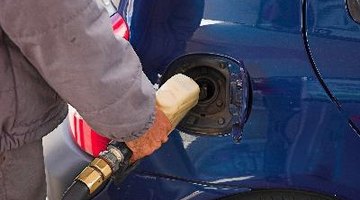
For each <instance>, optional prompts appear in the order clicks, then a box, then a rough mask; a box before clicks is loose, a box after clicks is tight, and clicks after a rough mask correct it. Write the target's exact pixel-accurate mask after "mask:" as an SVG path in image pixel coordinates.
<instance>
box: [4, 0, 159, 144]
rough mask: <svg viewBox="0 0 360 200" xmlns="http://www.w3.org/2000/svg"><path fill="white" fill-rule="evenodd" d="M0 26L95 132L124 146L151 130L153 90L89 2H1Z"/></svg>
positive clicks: (126, 45) (136, 62)
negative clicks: (123, 143) (121, 142)
mask: <svg viewBox="0 0 360 200" xmlns="http://www.w3.org/2000/svg"><path fill="white" fill-rule="evenodd" d="M0 4H1V8H0V25H1V27H2V28H3V30H4V32H5V33H6V34H7V35H8V36H9V38H10V39H11V40H12V41H13V42H14V43H15V44H16V45H17V46H18V47H19V48H20V50H21V51H22V53H23V54H24V55H25V56H26V57H27V59H28V60H29V62H31V63H32V64H33V65H34V66H35V67H36V69H37V70H38V72H39V73H40V74H41V76H42V77H43V78H44V79H45V80H46V82H47V83H48V84H49V85H50V86H51V87H52V88H53V89H54V90H55V91H56V92H57V93H58V94H59V95H60V96H61V97H62V98H63V99H64V100H65V101H67V102H68V103H69V104H71V105H72V106H73V107H75V108H76V109H77V111H78V112H79V113H80V114H81V116H82V117H83V118H84V119H85V120H86V121H87V122H88V123H89V124H90V126H91V127H92V128H93V129H94V130H96V131H97V132H99V133H101V134H103V135H105V136H106V137H109V138H111V139H114V140H118V141H129V140H132V139H135V138H137V137H139V136H140V135H142V134H143V133H144V132H145V131H146V130H147V129H148V128H149V127H151V126H152V123H153V120H154V117H155V114H154V113H155V112H154V106H155V101H154V89H153V87H152V85H151V83H150V82H149V80H148V79H147V77H146V76H145V75H144V74H143V72H142V69H141V64H140V62H139V60H138V57H137V55H136V54H135V52H134V51H133V49H132V47H131V46H130V44H129V43H128V42H127V41H125V40H121V41H118V40H117V39H115V37H114V35H113V33H112V29H111V25H110V20H109V16H108V14H107V13H106V11H105V10H104V9H102V8H101V7H99V6H98V5H97V4H96V3H95V1H92V0H77V1H74V0H26V1H24V0H11V1H10V0H0Z"/></svg>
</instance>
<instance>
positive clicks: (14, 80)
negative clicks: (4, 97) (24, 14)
mask: <svg viewBox="0 0 360 200" xmlns="http://www.w3.org/2000/svg"><path fill="white" fill-rule="evenodd" d="M7 38H8V36H7V35H6V34H5V35H4V37H3V39H2V40H3V43H4V44H5V45H4V46H5V49H6V53H7V55H8V58H9V67H10V70H11V74H12V79H11V80H12V81H13V90H14V98H15V99H14V102H15V108H14V120H13V122H12V125H13V126H15V122H16V118H17V117H16V116H17V113H18V92H17V90H16V85H17V84H16V77H15V71H14V66H13V62H12V59H13V57H12V55H11V52H10V50H9V47H8V45H6V44H8V42H7V41H6V40H7Z"/></svg>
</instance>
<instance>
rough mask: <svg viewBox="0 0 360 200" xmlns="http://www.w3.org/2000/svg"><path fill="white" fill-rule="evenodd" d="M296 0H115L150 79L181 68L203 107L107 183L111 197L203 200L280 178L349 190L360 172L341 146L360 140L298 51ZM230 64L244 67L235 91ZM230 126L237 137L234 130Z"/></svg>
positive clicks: (298, 185) (295, 184)
mask: <svg viewBox="0 0 360 200" xmlns="http://www.w3.org/2000/svg"><path fill="white" fill-rule="evenodd" d="M308 5H309V2H307V1H300V0H292V1H287V0H271V1H269V0H258V1H254V0H243V1H239V0H228V1H218V0H182V1H180V0H174V1H171V2H169V1H166V0H132V1H130V0H129V1H126V0H123V1H121V3H120V12H121V13H122V15H123V16H124V17H125V18H126V19H127V21H128V24H129V26H130V29H131V35H132V37H131V40H130V41H131V43H132V44H133V45H134V47H135V49H136V52H137V53H138V55H139V57H140V59H141V61H142V63H143V66H144V69H145V72H146V73H147V75H148V76H149V78H150V79H151V80H152V82H154V83H156V82H157V80H158V78H159V77H160V82H159V83H160V84H161V82H163V81H164V80H166V78H167V77H169V76H171V75H172V74H174V73H178V72H181V73H185V74H187V75H190V76H192V77H193V78H195V79H197V81H198V83H199V84H200V86H201V87H202V95H203V96H202V98H201V102H200V104H202V105H204V107H203V108H201V105H200V104H199V106H200V108H199V107H198V108H195V109H194V110H192V113H190V115H188V116H187V117H186V118H185V120H184V121H183V122H182V125H181V126H180V127H178V129H177V130H175V131H174V132H173V133H171V136H170V138H169V141H168V142H167V143H166V144H164V145H163V147H162V148H161V149H160V150H159V151H157V152H155V154H153V155H152V156H150V157H149V158H147V159H144V160H143V161H142V162H141V163H140V164H139V166H138V167H137V168H136V169H135V171H134V173H132V174H131V175H130V176H129V177H128V178H127V179H126V181H125V182H124V183H123V185H125V186H127V187H123V188H120V189H115V188H113V189H114V190H113V191H115V190H118V191H117V192H118V193H119V194H120V195H119V196H121V197H122V199H143V198H145V197H146V199H193V198H194V199H214V198H220V197H224V196H227V195H231V194H236V193H240V192H244V191H251V190H256V189H270V190H271V189H275V188H286V189H292V190H306V191H311V192H315V193H325V194H327V195H329V196H340V197H346V198H349V199H351V198H352V199H356V197H357V194H358V193H357V192H358V191H360V188H359V187H358V186H357V185H359V184H358V183H359V181H358V180H360V177H359V176H357V175H354V173H353V172H355V171H356V170H357V169H358V167H360V163H359V160H360V158H359V157H358V156H356V155H355V156H348V155H354V154H353V153H354V152H356V151H357V150H360V149H359V148H360V141H359V140H358V136H357V135H356V134H355V133H354V131H353V129H352V128H351V126H350V125H349V123H348V120H347V119H346V118H344V117H343V115H341V114H339V112H338V107H337V105H336V104H334V103H333V101H332V100H333V99H332V96H331V95H328V93H327V92H328V91H327V88H326V87H324V85H323V84H322V79H321V76H319V75H318V74H317V70H316V68H314V65H313V60H311V59H310V58H311V57H309V56H310V51H309V48H308V44H307V38H306V37H307V34H306V33H307V31H308V30H306V29H305V28H306V27H305V26H304V25H305V24H304V22H305V21H304V19H305V18H306V17H305V15H304V14H305V12H304V11H305V10H304V9H305V8H307V6H308ZM339 43H340V42H339ZM310 47H311V46H310ZM315 60H316V59H315ZM352 61H353V60H352ZM234 68H235V69H238V70H237V72H235V71H233V69H234ZM241 71H243V72H245V73H239V72H241ZM232 75H235V76H238V77H244V76H242V75H245V77H246V76H248V82H246V81H245V82H244V80H246V78H245V79H241V78H239V80H241V81H240V83H239V84H238V86H239V88H243V89H244V90H242V92H239V93H237V92H234V91H233V90H232V89H233V88H232V87H231V86H232V84H231V80H232V79H231V77H232ZM353 76H354V77H356V75H353ZM339 77H340V76H339ZM233 83H234V84H233V85H234V86H235V87H234V88H235V89H236V85H237V84H236V81H235V82H233ZM244 83H245V84H244ZM243 84H244V87H242V85H243ZM325 85H326V84H325ZM218 86H220V87H218ZM216 88H218V89H216ZM246 90H248V91H249V92H248V93H247V92H245V93H244V92H243V91H246ZM216 91H218V92H216ZM233 94H235V95H233ZM236 94H238V95H236ZM242 94H247V96H246V95H245V96H246V97H247V98H243V97H244V96H242ZM353 94H354V93H353ZM213 97H216V98H213ZM218 97H220V98H218ZM237 98H238V99H241V101H240V102H243V103H244V102H246V103H245V104H244V105H247V110H246V109H243V108H244V106H240V107H239V109H237V110H238V113H240V115H241V114H243V115H242V116H238V117H240V118H241V119H243V120H242V121H241V122H240V123H231V122H233V121H232V119H233V117H234V115H233V114H234V113H233V112H231V109H229V108H231V106H230V105H231V104H232V103H233V102H236V99H237ZM351 98H353V97H351ZM244 99H246V100H245V101H244ZM218 100H220V101H218ZM234 100H235V101H234ZM205 105H207V106H210V107H211V108H212V109H206V108H209V107H207V106H205ZM226 106H227V107H226ZM221 110H223V111H224V112H222V113H221V112H216V111H221ZM244 111H245V112H244ZM239 124H240V126H236V125H239ZM227 125H229V126H227ZM233 125H235V126H233ZM237 127H240V130H241V131H235V133H242V140H240V141H239V140H234V136H235V139H238V137H237V136H239V135H236V134H235V135H234V131H233V130H234V129H235V130H239V129H236V128H237ZM240 135H241V134H240ZM339 163H340V164H339ZM350 163H351V164H350ZM355 174H356V173H355ZM139 191H141V192H139Z"/></svg>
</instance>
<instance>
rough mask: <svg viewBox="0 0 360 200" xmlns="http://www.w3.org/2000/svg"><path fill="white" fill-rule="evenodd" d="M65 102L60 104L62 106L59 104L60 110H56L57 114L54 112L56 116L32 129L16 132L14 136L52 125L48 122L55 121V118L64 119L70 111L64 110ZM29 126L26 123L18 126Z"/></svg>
mask: <svg viewBox="0 0 360 200" xmlns="http://www.w3.org/2000/svg"><path fill="white" fill-rule="evenodd" d="M63 104H65V103H63ZM63 104H60V105H61V106H60V105H59V111H58V112H56V114H54V116H53V117H52V118H50V119H49V120H47V121H45V122H42V123H41V124H39V125H36V126H34V127H32V128H31V129H30V130H28V131H26V132H23V133H18V134H14V136H22V135H26V134H29V133H31V132H34V130H36V129H41V128H43V127H46V126H50V125H49V124H48V123H49V122H52V121H55V120H61V119H64V117H66V115H67V113H68V112H67V111H65V112H64V106H63ZM62 113H64V114H63V115H61V114H62ZM59 115H61V116H59ZM28 127H29V126H26V125H25V126H22V125H20V126H18V127H17V128H28Z"/></svg>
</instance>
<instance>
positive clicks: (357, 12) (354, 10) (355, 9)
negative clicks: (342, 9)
mask: <svg viewBox="0 0 360 200" xmlns="http://www.w3.org/2000/svg"><path fill="white" fill-rule="evenodd" d="M347 6H348V8H349V12H350V15H351V16H352V18H353V19H354V20H355V21H356V22H358V23H360V0H347Z"/></svg>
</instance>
